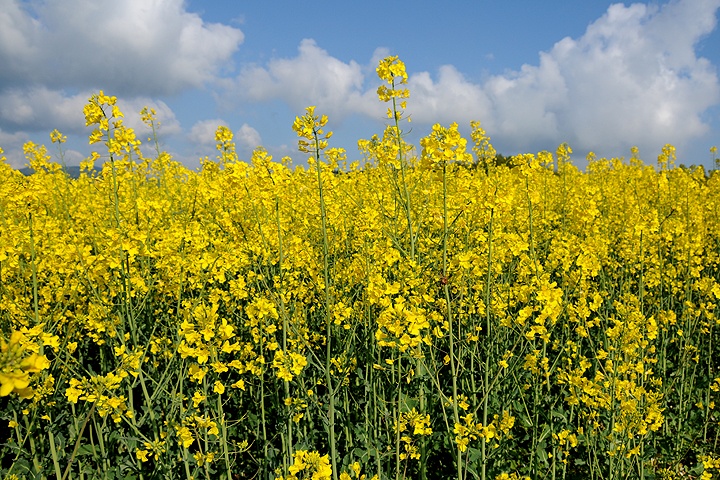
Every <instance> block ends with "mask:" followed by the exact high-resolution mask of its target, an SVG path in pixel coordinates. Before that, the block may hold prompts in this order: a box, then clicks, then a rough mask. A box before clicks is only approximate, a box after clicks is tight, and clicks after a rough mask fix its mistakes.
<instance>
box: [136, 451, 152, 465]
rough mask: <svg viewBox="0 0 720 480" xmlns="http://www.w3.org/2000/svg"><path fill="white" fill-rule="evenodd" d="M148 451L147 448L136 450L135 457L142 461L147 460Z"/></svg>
mask: <svg viewBox="0 0 720 480" xmlns="http://www.w3.org/2000/svg"><path fill="white" fill-rule="evenodd" d="M148 453H150V452H148V451H147V450H140V449H137V450H135V457H136V458H137V459H138V460H140V461H141V462H147V461H148Z"/></svg>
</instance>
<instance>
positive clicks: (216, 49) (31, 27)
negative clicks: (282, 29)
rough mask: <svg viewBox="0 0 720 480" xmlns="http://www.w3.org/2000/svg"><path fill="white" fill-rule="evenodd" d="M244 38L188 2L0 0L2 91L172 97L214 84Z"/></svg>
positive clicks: (0, 82)
mask: <svg viewBox="0 0 720 480" xmlns="http://www.w3.org/2000/svg"><path fill="white" fill-rule="evenodd" d="M242 41H243V33H242V32H241V31H240V30H238V29H236V28H233V27H230V26H226V25H221V24H215V23H213V24H206V23H204V22H203V20H202V19H201V18H200V17H199V16H198V15H197V14H194V13H189V12H187V11H185V5H184V2H183V0H164V1H153V2H149V1H146V0H125V1H122V2H117V1H114V0H46V1H44V2H33V3H25V2H20V1H19V0H0V64H2V65H3V68H2V70H0V89H7V88H10V87H19V86H23V85H28V84H30V85H33V84H43V85H46V86H47V87H48V88H51V89H52V88H54V89H61V88H63V87H73V88H75V87H78V86H81V87H83V86H84V87H86V88H104V89H105V90H106V91H108V93H122V94H138V93H142V94H152V95H157V94H165V93H174V92H178V91H181V90H183V89H185V88H189V87H200V86H202V85H203V84H204V83H206V82H208V81H210V80H212V79H214V78H215V76H216V75H217V74H218V73H219V72H220V70H221V68H222V67H223V66H224V65H226V64H227V63H228V61H229V60H230V58H231V56H232V54H233V53H234V52H235V51H236V50H237V48H238V46H239V45H240V44H241V43H242Z"/></svg>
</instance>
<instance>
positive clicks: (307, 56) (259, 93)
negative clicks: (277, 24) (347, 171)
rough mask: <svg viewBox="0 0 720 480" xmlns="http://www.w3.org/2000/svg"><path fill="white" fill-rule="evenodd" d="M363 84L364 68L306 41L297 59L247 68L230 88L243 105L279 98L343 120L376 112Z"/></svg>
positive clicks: (300, 48) (276, 60)
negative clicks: (312, 106) (317, 109)
mask: <svg viewBox="0 0 720 480" xmlns="http://www.w3.org/2000/svg"><path fill="white" fill-rule="evenodd" d="M363 81H364V74H363V67H362V66H361V65H359V64H358V63H357V62H355V61H350V62H349V63H345V62H343V61H341V60H339V59H337V58H335V57H333V56H331V55H330V54H328V52H327V51H325V50H323V49H322V48H320V47H318V46H317V44H316V43H315V41H314V40H310V39H305V40H303V41H302V42H300V46H299V47H298V55H297V56H296V57H294V58H279V59H274V60H271V61H270V62H268V65H267V67H260V66H248V67H245V68H244V69H243V70H242V72H241V73H240V75H239V76H238V77H237V78H236V79H235V80H234V81H232V82H228V83H227V84H226V87H227V88H228V90H229V91H230V94H231V96H235V97H236V98H237V99H238V100H241V101H265V100H271V99H278V98H279V99H282V100H284V101H285V102H286V103H288V104H289V105H290V106H291V107H292V108H293V109H294V110H297V111H301V110H302V109H304V108H305V107H307V106H309V105H316V106H318V108H319V109H321V110H323V112H325V113H327V114H328V115H331V116H333V117H335V118H336V119H339V118H342V117H344V116H346V115H347V114H349V113H357V112H361V113H370V112H371V111H372V110H370V109H368V106H369V102H368V100H370V99H371V98H372V95H374V93H372V92H363V91H362V86H363ZM374 110H375V112H377V109H374Z"/></svg>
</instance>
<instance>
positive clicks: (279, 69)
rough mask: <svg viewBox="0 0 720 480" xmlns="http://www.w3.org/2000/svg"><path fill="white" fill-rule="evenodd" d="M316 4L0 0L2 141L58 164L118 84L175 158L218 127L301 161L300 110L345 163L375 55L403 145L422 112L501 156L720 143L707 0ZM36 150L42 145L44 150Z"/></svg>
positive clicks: (377, 117) (246, 152) (185, 158)
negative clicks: (89, 110) (149, 115)
mask: <svg viewBox="0 0 720 480" xmlns="http://www.w3.org/2000/svg"><path fill="white" fill-rule="evenodd" d="M438 5H439V4H438V3H437V2H429V1H424V0H416V1H414V2H379V1H374V0H371V1H367V0H366V1H363V2H322V1H320V2H312V3H309V2H308V3H301V2H297V1H274V2H259V1H247V0H243V1H238V0H235V1H230V0H227V1H212V0H206V1H200V0H190V1H182V0H162V1H161V0H123V1H116V0H25V1H19V0H0V65H3V67H2V68H1V69H0V147H2V148H3V149H4V150H5V156H6V157H7V158H8V161H9V163H10V164H11V165H13V166H16V167H20V166H22V165H23V164H24V163H25V159H24V158H23V155H22V145H23V143H24V142H26V141H34V142H36V143H45V144H47V143H49V136H48V134H49V132H50V131H51V130H52V129H54V128H57V129H59V130H60V131H61V132H63V133H65V134H66V135H68V137H69V141H68V143H67V151H66V162H67V163H68V164H70V165H72V164H78V163H79V162H80V160H81V159H82V158H84V157H86V156H88V155H89V153H90V151H91V148H90V146H89V145H87V139H86V137H87V134H88V133H89V131H88V130H89V129H88V128H86V127H85V126H84V119H83V116H82V107H83V105H84V104H85V103H86V101H87V98H88V97H89V96H90V95H91V94H93V93H95V92H97V91H98V90H100V89H103V90H104V91H105V93H107V94H111V95H116V96H118V98H119V102H120V106H121V108H122V109H123V111H124V112H125V114H126V123H128V124H129V125H131V126H133V127H135V129H136V130H137V131H138V133H139V134H140V135H139V136H140V137H141V138H142V139H145V138H146V136H147V135H146V130H145V129H144V128H143V126H142V124H141V123H140V121H139V117H138V115H137V112H139V111H140V109H141V108H142V107H143V106H145V105H148V106H150V107H153V108H155V109H156V110H157V111H158V115H159V118H160V121H161V122H162V125H161V127H160V140H161V143H162V146H163V148H164V149H166V150H168V151H169V152H170V153H172V154H173V155H174V156H175V157H176V158H177V159H179V160H181V161H182V162H183V163H185V164H186V165H188V166H189V167H192V168H195V167H197V166H198V164H199V159H200V158H201V157H204V156H210V157H214V156H215V150H214V143H215V142H214V131H215V129H216V128H217V126H218V125H220V124H222V125H225V126H228V127H229V128H230V129H231V130H232V131H233V132H234V133H235V135H236V141H237V146H238V152H239V154H240V156H241V158H243V159H249V157H250V154H251V152H252V150H253V149H254V148H255V147H256V146H258V145H262V146H264V147H265V148H266V149H267V150H268V151H269V152H270V153H271V154H273V155H274V156H276V157H278V158H279V157H282V156H285V155H289V156H291V157H292V158H293V160H294V163H295V164H304V162H305V154H301V153H299V152H297V149H296V145H297V143H296V142H297V140H296V136H295V134H294V132H293V131H292V129H291V125H292V122H293V120H294V118H295V116H296V115H301V114H302V113H303V109H304V107H305V106H308V105H317V112H318V113H326V114H328V116H329V117H330V123H329V128H330V129H331V130H333V131H334V132H335V136H334V137H333V138H332V146H335V147H343V148H345V149H347V151H348V157H349V159H351V160H355V159H359V158H360V154H359V153H358V152H357V148H356V145H357V140H358V139H359V138H369V137H370V136H371V135H373V134H374V133H381V132H382V129H383V125H384V121H385V119H384V112H385V109H386V106H385V105H384V104H382V103H380V102H379V101H378V100H377V97H376V95H375V90H376V89H377V86H378V85H379V80H378V79H377V76H376V74H375V67H376V65H377V61H378V60H379V59H380V58H382V57H384V56H386V55H399V56H400V58H401V59H402V60H403V61H404V62H405V64H406V66H407V70H408V73H409V75H410V80H409V87H410V91H411V97H410V99H409V101H408V109H407V111H408V113H410V114H411V115H412V119H413V123H412V126H413V130H412V132H411V134H410V137H409V139H410V140H411V141H413V142H414V143H416V144H417V141H418V140H419V138H420V137H421V136H423V135H425V134H427V133H428V132H429V131H430V128H431V126H432V124H433V123H442V124H444V125H448V124H449V123H451V122H453V121H456V122H458V123H459V124H460V125H461V131H463V132H464V133H465V134H466V135H468V134H469V122H470V121H471V120H480V121H481V122H482V125H483V127H484V128H485V129H486V130H487V132H488V134H489V135H490V136H491V137H492V141H493V144H494V145H495V147H496V149H497V150H498V151H499V152H501V153H503V154H506V155H511V154H516V153H524V152H531V153H536V152H538V151H541V150H550V151H554V150H555V149H556V148H557V146H558V145H559V144H560V143H562V142H568V143H569V144H570V146H571V147H572V148H573V150H574V152H575V154H574V155H573V160H574V161H575V163H576V164H578V165H580V166H582V165H583V164H584V158H585V155H586V153H587V152H588V151H594V152H595V153H596V154H597V155H598V156H601V157H602V156H605V157H613V156H625V157H628V156H629V149H630V147H631V146H633V145H637V146H638V147H639V148H640V156H641V158H643V160H645V162H646V163H650V164H654V163H655V161H656V158H657V155H658V153H659V152H660V149H661V148H662V146H663V145H664V144H665V143H673V144H674V145H675V146H676V147H677V152H678V163H685V164H687V165H690V164H704V165H706V166H710V165H711V157H710V153H709V149H710V147H711V146H713V145H718V146H720V71H719V66H720V33H719V32H718V28H717V18H718V11H719V10H720V0H671V1H654V2H640V3H629V2H628V3H613V2H608V1H600V0H585V1H581V2H580V1H578V2H568V1H557V0H553V1H543V2H530V1H519V0H506V1H502V2H500V1H479V0H475V1H452V0H450V1H446V2H443V3H442V8H440V7H439V6H438ZM50 151H51V152H53V151H54V149H53V148H52V147H50Z"/></svg>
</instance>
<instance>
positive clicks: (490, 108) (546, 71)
mask: <svg viewBox="0 0 720 480" xmlns="http://www.w3.org/2000/svg"><path fill="white" fill-rule="evenodd" d="M718 8H720V1H719V0H679V1H673V2H670V3H668V4H665V5H663V6H662V7H658V6H651V5H645V4H633V5H630V6H625V5H622V4H614V5H611V6H610V7H609V8H608V10H607V12H606V13H605V14H604V15H603V16H602V17H601V18H599V19H598V20H596V21H595V22H593V23H592V24H591V25H590V26H589V27H588V28H587V30H586V32H585V33H584V35H582V36H581V37H580V38H578V39H572V38H564V39H562V40H560V41H559V42H557V43H556V44H555V45H554V46H553V48H552V49H551V50H550V51H547V52H541V53H540V58H539V62H538V64H537V65H523V66H522V67H521V68H520V69H519V70H518V71H514V72H509V73H506V74H503V75H497V76H493V77H491V78H489V79H487V80H486V81H485V82H484V83H482V84H473V83H471V82H469V81H468V80H466V79H465V78H464V77H463V76H462V75H461V74H460V73H459V72H458V71H457V70H456V69H455V68H454V67H452V66H445V67H442V68H441V69H440V71H439V74H438V76H437V79H436V80H433V79H432V77H431V76H430V74H429V73H427V72H422V73H417V74H414V75H412V76H411V79H410V87H411V92H413V100H412V101H411V106H410V109H411V110H412V111H413V118H414V119H415V120H416V121H428V122H429V121H434V120H433V119H438V120H437V121H441V122H447V121H452V120H453V119H454V120H455V121H458V122H467V121H468V120H470V119H480V120H481V121H482V122H483V124H484V126H485V127H486V129H487V130H488V131H489V132H490V133H491V134H492V135H493V138H494V139H495V140H498V141H499V142H500V143H502V144H503V145H504V146H505V148H508V149H511V150H518V151H519V150H523V149H532V148H536V149H538V148H552V142H559V141H567V142H569V143H570V144H571V145H572V146H574V147H576V149H579V150H584V151H590V150H596V149H601V150H604V151H607V150H608V147H611V148H610V150H613V152H612V153H613V154H619V153H618V152H628V150H629V148H630V146H632V145H640V146H641V151H642V150H643V147H644V148H645V149H651V150H653V151H658V150H659V148H660V147H661V146H662V144H664V143H675V144H679V145H683V144H684V143H687V142H688V141H690V140H691V139H693V138H696V137H699V136H701V135H702V134H704V133H705V132H707V131H708V128H709V127H708V125H707V124H706V123H704V122H703V119H702V114H703V113H704V112H705V111H706V110H707V109H708V108H710V107H712V106H713V105H716V104H717V103H718V102H719V101H720V85H719V83H718V76H717V72H716V68H715V66H713V65H712V64H711V63H710V62H709V61H708V60H707V59H704V58H701V57H698V56H697V54H696V52H695V47H696V45H697V43H698V41H700V40H701V39H702V38H703V36H705V35H707V34H709V33H710V32H711V31H712V30H713V29H714V28H715V26H716V18H715V13H716V10H717V9H718ZM543 145H544V147H543ZM612 147H614V148H612Z"/></svg>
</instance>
